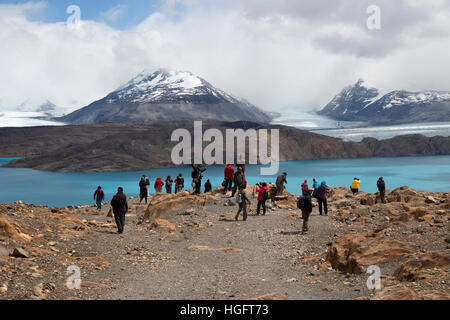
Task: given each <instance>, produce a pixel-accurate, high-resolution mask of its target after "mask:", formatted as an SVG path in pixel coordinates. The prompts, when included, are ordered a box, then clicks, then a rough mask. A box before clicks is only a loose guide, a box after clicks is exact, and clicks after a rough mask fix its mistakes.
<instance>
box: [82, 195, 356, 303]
mask: <svg viewBox="0 0 450 320" xmlns="http://www.w3.org/2000/svg"><path fill="white" fill-rule="evenodd" d="M227 200H228V198H225V197H224V196H222V195H220V196H219V200H218V201H216V203H212V204H210V205H206V206H205V207H203V208H194V210H195V213H193V214H191V215H180V213H183V212H185V211H186V208H185V209H183V210H180V211H178V212H174V213H172V214H170V215H168V216H165V217H163V218H164V219H167V220H169V221H170V222H172V223H174V224H175V225H176V226H177V229H178V231H179V232H177V233H172V234H167V233H163V232H161V231H158V230H156V231H155V230H149V229H150V225H149V224H137V222H138V221H139V214H138V215H137V216H133V215H131V217H128V219H127V225H126V230H125V233H124V235H121V236H119V235H116V234H115V233H114V232H115V230H112V229H111V230H109V231H105V230H104V229H103V230H101V229H93V230H92V231H90V232H89V234H88V237H89V238H90V240H91V243H95V244H96V245H97V251H98V252H99V254H100V255H101V256H103V257H104V258H106V259H107V260H108V261H110V262H112V265H111V267H110V268H108V269H107V270H106V271H101V272H99V273H97V274H90V275H87V277H88V278H89V280H90V281H95V282H100V283H102V282H105V279H111V280H113V285H112V286H111V287H109V288H108V289H102V290H97V291H95V292H92V291H90V292H89V293H88V296H84V297H83V298H102V299H248V298H253V297H257V296H261V295H264V294H267V293H273V292H279V293H282V294H284V295H286V296H288V297H289V298H290V299H336V298H339V299H354V298H356V297H359V296H360V295H361V291H363V290H364V288H363V287H364V286H363V282H361V281H359V282H361V283H360V286H358V287H360V289H358V290H356V291H355V290H354V289H352V287H348V286H344V290H332V292H328V291H324V288H325V287H326V286H327V285H329V284H330V281H332V282H337V283H338V284H341V283H342V282H343V281H344V280H343V279H344V275H341V278H342V279H338V278H339V274H338V275H336V273H335V272H334V273H333V277H331V278H330V276H327V272H331V271H329V270H322V271H317V270H315V269H314V267H313V265H311V266H309V267H308V266H306V267H305V265H304V264H301V263H299V260H300V257H302V256H308V255H312V254H317V253H323V252H325V251H326V250H327V246H326V244H327V243H329V242H331V241H333V239H335V236H336V233H338V228H339V226H338V224H337V223H335V222H333V220H332V219H331V218H329V217H325V216H319V215H318V211H317V208H315V210H314V212H313V214H312V217H311V219H310V231H309V233H308V234H307V235H302V234H301V233H300V232H299V230H301V225H302V220H301V219H300V218H299V214H298V213H299V212H298V210H284V209H275V210H273V211H272V210H269V211H268V213H267V215H266V216H255V215H254V214H255V212H252V213H250V215H249V218H248V220H247V221H246V222H243V221H242V217H241V219H240V221H238V222H236V221H234V215H235V213H236V211H237V207H236V206H233V207H228V206H224V203H225V202H226V201H227ZM255 204H256V202H255V201H254V202H253V203H252V208H254V206H255ZM142 208H143V209H144V208H145V207H144V206H142ZM253 210H254V209H253ZM102 219H103V220H104V221H106V217H102V218H100V219H99V218H97V220H98V221H101V220H102ZM191 246H207V247H209V248H210V249H220V248H234V249H239V250H235V251H237V252H230V251H220V250H193V249H192V248H190V247H191ZM355 278H358V277H356V276H355ZM334 285H336V284H334Z"/></svg>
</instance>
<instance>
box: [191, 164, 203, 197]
mask: <svg viewBox="0 0 450 320" xmlns="http://www.w3.org/2000/svg"><path fill="white" fill-rule="evenodd" d="M191 167H192V187H193V188H194V193H195V194H200V193H201V186H202V178H203V175H202V173H203V172H205V171H206V168H203V167H202V165H200V164H197V165H193V164H191Z"/></svg>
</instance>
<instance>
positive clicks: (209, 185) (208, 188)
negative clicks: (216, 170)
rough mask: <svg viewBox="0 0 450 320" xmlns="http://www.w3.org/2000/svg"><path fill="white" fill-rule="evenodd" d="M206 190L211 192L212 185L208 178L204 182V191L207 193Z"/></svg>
mask: <svg viewBox="0 0 450 320" xmlns="http://www.w3.org/2000/svg"><path fill="white" fill-rule="evenodd" d="M208 192H212V185H211V181H209V179H208V180H206V182H205V193H208Z"/></svg>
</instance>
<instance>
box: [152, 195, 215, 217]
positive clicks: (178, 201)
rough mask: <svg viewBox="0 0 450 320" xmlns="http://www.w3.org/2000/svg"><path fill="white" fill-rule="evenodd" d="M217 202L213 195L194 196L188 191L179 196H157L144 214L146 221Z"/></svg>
mask: <svg viewBox="0 0 450 320" xmlns="http://www.w3.org/2000/svg"><path fill="white" fill-rule="evenodd" d="M213 201H217V196H216V195H213V194H200V195H194V194H190V193H189V192H187V191H182V192H179V193H177V194H156V195H155V196H154V197H153V199H152V201H150V204H149V205H148V207H147V210H146V211H145V214H144V221H148V220H151V219H157V218H160V217H161V216H163V215H166V214H168V213H171V212H174V211H178V210H181V209H184V208H186V207H195V206H204V205H205V204H206V203H207V202H213Z"/></svg>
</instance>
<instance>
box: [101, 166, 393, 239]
mask: <svg viewBox="0 0 450 320" xmlns="http://www.w3.org/2000/svg"><path fill="white" fill-rule="evenodd" d="M191 166H192V189H193V191H194V194H200V193H201V183H202V179H203V173H204V172H205V171H206V170H207V169H206V168H205V167H203V166H202V165H191ZM287 175H288V174H287V173H286V172H283V173H282V174H281V175H279V176H278V177H277V179H276V182H275V195H272V196H271V194H270V189H269V184H268V183H267V182H260V183H257V184H256V189H255V191H256V194H257V199H258V202H257V205H256V216H259V215H260V214H261V213H262V215H263V216H264V215H265V214H266V212H267V207H266V202H267V200H269V199H273V196H283V193H284V190H285V184H287V183H288V182H287ZM360 183H361V181H360V180H359V179H358V178H354V179H353V181H352V184H351V186H350V189H351V191H352V192H353V194H356V193H358V192H359V185H360ZM173 184H175V189H174V192H175V193H178V192H180V191H182V190H183V189H184V187H185V184H184V178H183V175H182V174H181V173H180V174H179V175H178V176H177V177H176V178H175V180H172V177H171V176H168V177H167V178H166V180H165V181H163V180H162V179H161V178H160V177H158V178H157V179H156V180H155V183H154V188H155V192H156V193H157V194H158V193H162V189H163V187H164V186H165V189H166V193H168V194H171V193H172V187H173ZM222 187H223V193H224V194H226V193H227V192H231V196H230V198H234V197H235V195H236V193H237V196H236V202H237V204H238V212H237V214H236V216H235V220H236V221H237V220H239V216H240V215H241V213H242V217H243V221H246V220H247V218H248V206H249V205H251V204H252V202H251V201H250V199H249V196H248V194H247V193H246V189H247V179H246V177H245V165H243V164H239V165H237V168H236V170H235V169H234V167H233V166H232V165H231V164H228V165H227V166H226V167H225V170H224V180H223V183H222ZM300 188H301V196H300V197H299V198H298V200H297V207H298V208H299V209H300V210H301V212H302V218H303V227H302V234H306V233H307V232H308V221H309V217H310V215H311V213H312V208H313V206H312V198H315V199H317V203H318V207H319V215H320V216H322V215H325V216H327V215H328V200H327V196H328V193H329V192H330V190H331V188H330V187H329V186H328V185H327V183H326V181H322V182H321V183H320V184H319V182H318V181H316V179H315V178H314V179H313V182H312V187H311V188H310V187H309V185H308V181H307V180H304V182H303V183H302V184H301V186H300ZM377 188H378V191H379V197H380V200H381V202H382V203H385V190H386V185H385V182H384V180H383V177H380V178H379V179H378V181H377ZM139 190H140V200H139V203H142V201H143V200H145V203H146V204H147V203H148V195H149V190H150V179H149V178H148V177H146V176H145V175H142V177H141V179H140V181H139ZM204 190H205V193H208V192H212V184H211V181H210V180H209V179H208V180H207V181H206V183H205V185H204ZM94 199H95V201H96V204H97V210H101V209H102V202H103V201H104V200H105V193H104V192H103V190H102V187H101V186H99V187H98V188H97V190H96V191H95V193H94ZM111 207H112V210H113V212H114V217H115V221H116V224H117V228H118V231H119V234H121V233H123V229H124V225H125V215H126V213H127V211H128V203H127V197H126V195H125V194H124V193H123V188H121V187H119V188H118V190H117V194H116V195H115V196H114V197H113V199H112V200H111Z"/></svg>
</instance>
